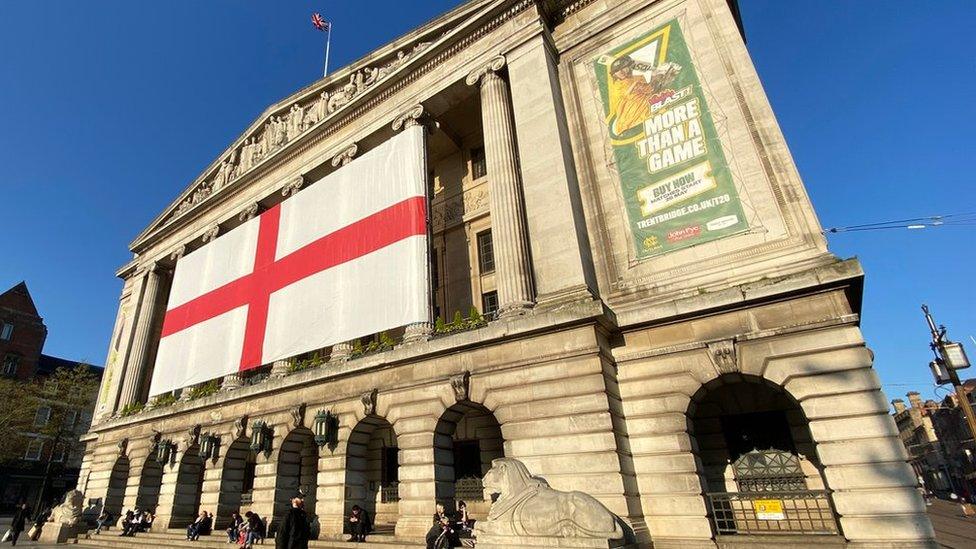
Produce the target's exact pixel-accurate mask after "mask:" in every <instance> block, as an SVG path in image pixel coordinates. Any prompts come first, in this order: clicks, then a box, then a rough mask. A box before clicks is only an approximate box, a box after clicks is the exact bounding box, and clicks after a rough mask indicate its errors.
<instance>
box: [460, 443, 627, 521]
mask: <svg viewBox="0 0 976 549" xmlns="http://www.w3.org/2000/svg"><path fill="white" fill-rule="evenodd" d="M483 484H484V487H485V488H486V489H487V490H488V491H489V493H491V494H499V496H498V499H497V500H495V502H494V503H492V505H491V510H490V511H489V512H488V518H487V519H486V520H484V521H482V522H481V523H479V524H478V526H477V529H478V531H479V533H484V534H490V535H497V536H541V537H555V538H596V539H620V538H622V537H623V535H624V533H623V529H622V528H621V527H620V524H619V523H618V522H617V517H616V516H614V515H613V513H611V512H610V511H609V510H608V509H607V508H606V507H604V506H603V504H602V503H600V502H599V501H597V500H596V499H595V498H594V497H593V496H590V495H589V494H584V493H583V492H560V491H559V490H554V489H552V488H550V487H549V484H548V483H547V482H546V481H545V480H543V479H540V478H537V477H533V476H532V475H531V474H529V470H528V469H527V468H526V467H525V464H523V463H522V462H521V461H519V460H517V459H512V458H498V459H495V460H493V461H492V462H491V470H490V471H488V474H487V475H485V478H484V480H483Z"/></svg>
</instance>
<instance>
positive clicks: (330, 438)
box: [312, 410, 339, 448]
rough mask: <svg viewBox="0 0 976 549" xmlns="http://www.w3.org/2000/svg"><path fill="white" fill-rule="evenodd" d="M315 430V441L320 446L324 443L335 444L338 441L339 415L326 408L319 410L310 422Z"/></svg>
mask: <svg viewBox="0 0 976 549" xmlns="http://www.w3.org/2000/svg"><path fill="white" fill-rule="evenodd" d="M312 429H313V431H315V443H316V444H318V445H319V447H320V448H321V447H322V446H325V445H326V444H336V443H337V442H338V441H339V416H337V415H334V414H333V413H332V412H328V411H326V410H319V411H318V413H317V414H315V420H314V422H313V423H312Z"/></svg>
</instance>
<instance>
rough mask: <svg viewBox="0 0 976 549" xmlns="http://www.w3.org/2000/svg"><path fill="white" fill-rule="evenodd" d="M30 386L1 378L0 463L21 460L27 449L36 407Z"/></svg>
mask: <svg viewBox="0 0 976 549" xmlns="http://www.w3.org/2000/svg"><path fill="white" fill-rule="evenodd" d="M31 398H32V397H31V394H30V391H29V385H28V384H26V383H24V382H22V381H17V380H15V379H10V378H0V463H7V462H9V461H15V460H19V459H21V458H23V457H24V452H25V450H26V449H27V442H28V439H27V437H25V436H24V433H25V432H26V431H29V430H30V429H31V426H32V423H33V421H34V413H35V412H36V411H37V409H36V407H34V406H32V405H30V404H28V403H29V402H31Z"/></svg>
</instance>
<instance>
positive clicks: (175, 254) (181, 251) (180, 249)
mask: <svg viewBox="0 0 976 549" xmlns="http://www.w3.org/2000/svg"><path fill="white" fill-rule="evenodd" d="M184 255H186V244H180V245H179V246H177V247H176V248H175V249H174V250H173V251H172V252H170V254H169V258H170V259H172V260H173V261H179V260H180V259H181V258H182V257H183V256H184Z"/></svg>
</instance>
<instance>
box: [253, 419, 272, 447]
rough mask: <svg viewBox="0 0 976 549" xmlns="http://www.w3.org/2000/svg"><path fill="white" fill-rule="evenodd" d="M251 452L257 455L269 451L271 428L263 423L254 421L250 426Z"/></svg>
mask: <svg viewBox="0 0 976 549" xmlns="http://www.w3.org/2000/svg"><path fill="white" fill-rule="evenodd" d="M251 450H253V451H254V452H255V453H259V454H260V453H261V452H270V451H271V427H270V426H268V424H267V423H265V422H264V421H255V422H254V424H253V425H252V426H251Z"/></svg>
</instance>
